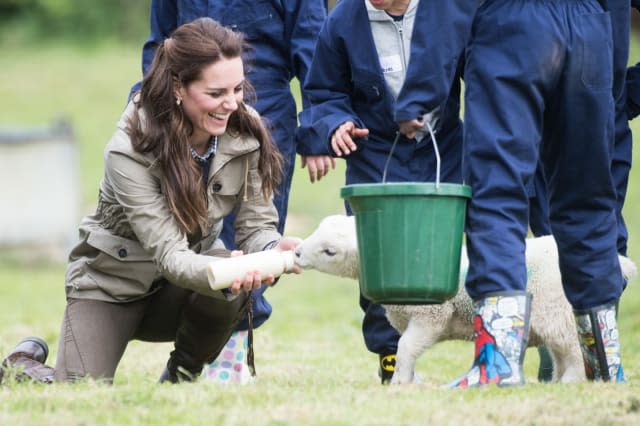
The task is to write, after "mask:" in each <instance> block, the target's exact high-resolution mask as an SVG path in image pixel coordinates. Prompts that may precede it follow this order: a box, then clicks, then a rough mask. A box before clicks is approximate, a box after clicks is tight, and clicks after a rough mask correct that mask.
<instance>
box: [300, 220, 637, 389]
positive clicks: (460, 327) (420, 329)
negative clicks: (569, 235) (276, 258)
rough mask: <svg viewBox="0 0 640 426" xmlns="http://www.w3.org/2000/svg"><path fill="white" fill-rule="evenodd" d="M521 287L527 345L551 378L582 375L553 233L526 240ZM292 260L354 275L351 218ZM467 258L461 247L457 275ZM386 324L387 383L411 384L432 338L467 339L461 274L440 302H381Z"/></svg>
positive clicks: (632, 271)
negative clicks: (390, 354)
mask: <svg viewBox="0 0 640 426" xmlns="http://www.w3.org/2000/svg"><path fill="white" fill-rule="evenodd" d="M526 259H527V270H528V272H529V280H528V283H527V290H528V291H529V292H531V293H532V294H533V300H532V305H531V322H530V326H531V328H530V332H529V343H528V344H529V346H540V345H544V346H546V347H547V348H549V351H550V352H551V355H552V358H553V362H554V371H553V381H558V380H559V381H560V382H562V383H571V382H579V381H582V380H584V378H585V373H584V364H583V361H582V354H581V352H580V347H579V344H578V336H577V332H576V326H575V322H574V318H573V312H572V309H571V306H570V305H569V302H568V301H567V299H566V298H565V296H564V293H563V290H562V284H561V278H560V270H559V267H558V252H557V247H556V244H555V241H554V239H553V237H551V236H548V237H540V238H531V239H527V248H526ZM296 262H297V263H298V264H299V265H300V267H302V268H313V269H316V270H318V271H321V272H325V273H328V274H332V275H336V276H341V277H347V278H353V279H358V277H359V264H358V262H359V260H358V247H357V240H356V231H355V221H354V218H353V217H348V216H343V215H335V216H328V217H327V218H325V219H324V220H323V221H322V222H321V223H320V225H319V227H318V228H317V229H316V230H315V231H314V232H313V233H312V234H311V235H310V236H309V237H307V238H306V239H305V240H303V241H302V243H300V245H299V246H298V247H297V249H296ZM467 266H468V259H467V253H466V249H465V248H464V247H463V250H462V257H461V265H460V268H461V271H462V272H463V273H462V274H461V276H462V275H464V273H466V270H467ZM620 266H621V268H622V273H623V275H624V276H625V277H627V278H630V277H633V276H635V275H636V274H637V270H636V266H635V264H634V263H633V262H632V261H631V260H630V259H628V258H626V257H622V256H620ZM384 308H385V309H386V312H387V318H388V319H389V322H390V323H391V325H392V326H393V327H394V328H396V329H397V330H398V332H399V333H400V334H401V338H400V341H399V342H398V352H397V356H396V367H395V372H394V374H393V379H392V380H391V383H411V382H412V381H413V380H414V377H415V376H414V369H415V363H416V360H417V358H418V357H419V356H420V355H422V354H423V353H424V351H425V350H427V349H428V348H430V347H431V346H433V345H434V344H435V343H437V342H441V341H444V340H473V324H472V316H473V307H472V300H471V298H470V297H469V296H468V294H467V292H466V291H465V289H464V279H463V278H462V277H461V280H460V285H459V290H458V294H457V295H456V296H455V297H454V298H452V299H450V300H448V301H447V302H445V303H443V304H439V305H438V304H436V305H384Z"/></svg>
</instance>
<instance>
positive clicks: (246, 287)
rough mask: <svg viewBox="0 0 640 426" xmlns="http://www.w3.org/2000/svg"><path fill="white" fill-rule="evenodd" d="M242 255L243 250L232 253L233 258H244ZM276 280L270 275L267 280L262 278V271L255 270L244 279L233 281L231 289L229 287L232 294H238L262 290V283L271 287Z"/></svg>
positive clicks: (249, 272)
mask: <svg viewBox="0 0 640 426" xmlns="http://www.w3.org/2000/svg"><path fill="white" fill-rule="evenodd" d="M242 255H243V252H242V250H233V251H232V252H231V257H236V256H242ZM275 280H276V278H275V277H274V276H273V274H269V275H267V276H266V278H262V275H261V274H260V271H258V270H253V271H248V272H247V273H246V274H245V275H244V278H238V279H235V280H233V282H232V283H231V287H229V289H230V290H231V293H233V294H238V293H240V292H241V291H251V290H257V289H259V288H260V286H261V285H262V283H265V284H267V285H271V284H273V282H274V281H275Z"/></svg>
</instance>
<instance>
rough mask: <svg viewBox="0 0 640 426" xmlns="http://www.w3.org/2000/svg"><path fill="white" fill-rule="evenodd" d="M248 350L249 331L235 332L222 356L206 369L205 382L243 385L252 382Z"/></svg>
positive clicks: (225, 346) (221, 353)
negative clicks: (248, 363)
mask: <svg viewBox="0 0 640 426" xmlns="http://www.w3.org/2000/svg"><path fill="white" fill-rule="evenodd" d="M248 349H249V331H248V330H239V331H238V330H237V331H234V332H233V334H232V335H231V338H229V340H228V341H227V343H226V344H225V345H224V348H223V349H222V352H220V355H218V357H217V358H216V359H215V360H214V361H213V362H212V363H210V364H209V365H208V366H207V367H206V369H205V372H204V379H205V381H207V382H211V383H219V384H241V385H244V384H247V383H250V382H252V381H253V377H252V375H251V373H250V371H249V366H248V365H247V351H248Z"/></svg>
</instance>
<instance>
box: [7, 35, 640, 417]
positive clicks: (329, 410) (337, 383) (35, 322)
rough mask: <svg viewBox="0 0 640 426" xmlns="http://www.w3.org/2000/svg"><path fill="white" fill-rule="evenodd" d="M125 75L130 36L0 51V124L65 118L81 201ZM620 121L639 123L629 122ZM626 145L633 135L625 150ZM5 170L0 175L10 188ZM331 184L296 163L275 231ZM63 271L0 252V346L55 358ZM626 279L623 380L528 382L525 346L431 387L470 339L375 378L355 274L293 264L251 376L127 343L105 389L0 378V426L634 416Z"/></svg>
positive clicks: (311, 219)
mask: <svg viewBox="0 0 640 426" xmlns="http://www.w3.org/2000/svg"><path fill="white" fill-rule="evenodd" d="M632 57H633V58H638V55H637V54H636V55H635V56H632ZM139 72H140V71H139V55H138V47H137V46H133V47H132V46H115V45H108V44H106V45H103V46H100V47H99V48H96V49H95V50H86V49H82V48H77V47H72V46H59V45H53V46H45V47H40V48H35V47H34V48H21V49H18V48H6V49H5V48H3V49H2V55H0V99H2V102H0V126H9V125H12V126H15V125H21V126H30V125H44V124H47V123H49V122H50V120H51V119H52V118H53V117H56V116H59V115H65V116H67V117H68V118H69V119H70V121H71V122H72V124H73V126H74V129H75V130H76V134H77V139H78V143H79V149H80V154H81V155H80V158H81V171H80V172H81V178H82V195H83V200H84V207H85V210H87V211H89V210H91V209H92V208H93V205H94V203H95V196H96V193H97V185H98V182H99V180H100V178H101V175H102V155H101V152H102V148H103V146H104V144H105V143H106V142H107V140H108V139H109V137H110V136H111V133H112V132H113V130H114V124H115V122H116V120H117V119H118V117H119V115H120V112H121V110H122V108H123V107H124V103H125V100H126V97H127V94H128V90H129V87H130V85H131V84H132V83H133V82H135V81H136V80H137V79H138V78H139ZM633 127H634V130H635V131H636V132H640V120H638V121H637V122H634V123H633ZM639 149H640V148H638V145H637V144H636V149H635V152H636V158H638V157H637V155H638V153H639ZM35 166H37V164H36V165H35ZM24 172H25V173H28V170H25V171H24ZM638 173H639V172H638V170H637V169H636V170H633V172H632V176H631V179H630V188H629V196H628V201H627V205H626V208H625V214H626V217H627V219H628V221H629V228H630V235H631V239H630V255H631V257H632V258H634V259H636V260H639V261H640V247H639V242H640V241H639V238H640V229H639V227H640V220H638V219H636V218H637V217H638V214H639V213H640V212H639V211H638V210H639V205H640V187H639V186H638V184H637V182H638V181H639V176H638ZM19 179H20V177H19V176H16V182H11V183H7V182H5V183H3V184H18V183H19ZM343 181H344V169H343V165H342V164H341V165H340V167H339V169H338V170H336V171H334V172H332V173H331V174H330V175H329V176H328V177H327V178H326V179H323V180H322V181H321V182H319V183H316V184H313V185H312V184H310V183H309V182H308V178H307V175H306V170H300V169H297V173H296V176H295V178H294V184H293V191H292V196H291V206H290V220H289V223H288V228H287V233H288V234H291V235H300V236H304V235H306V234H307V233H308V232H309V231H310V230H311V229H313V227H314V226H315V225H316V224H317V222H318V221H319V219H320V218H322V217H323V216H325V215H327V214H331V213H335V212H340V211H342V201H341V200H340V198H339V195H338V193H339V192H338V191H339V188H340V187H341V186H342V184H343ZM0 188H1V187H0ZM43 214H45V213H44V212H43ZM64 269H65V267H64V263H63V261H59V262H51V261H47V260H46V259H45V258H44V257H40V256H35V255H33V256H30V255H25V254H24V253H20V254H13V253H4V252H3V253H2V254H1V255H0V353H6V352H7V351H8V350H10V349H11V348H12V347H13V345H14V344H15V343H16V342H17V341H18V340H19V339H20V338H22V337H24V336H27V335H39V336H42V337H44V338H45V339H46V340H47V341H48V342H49V343H50V347H51V355H50V359H51V361H53V360H55V357H56V352H57V350H56V349H57V343H58V332H59V327H60V319H61V316H62V313H63V310H64V305H65V301H64V291H63V281H64ZM638 284H639V283H638V281H637V280H636V282H633V283H631V285H630V287H629V289H628V290H627V292H626V293H625V296H624V298H623V300H622V302H621V312H620V321H619V322H620V331H621V338H622V345H623V356H624V364H625V371H626V374H627V377H628V379H629V383H628V384H626V385H612V384H592V383H587V384H580V385H570V386H569V385H540V384H537V383H536V380H535V376H536V368H537V362H538V361H537V354H536V352H535V351H531V350H530V351H529V352H528V355H527V358H526V360H525V373H526V376H527V382H528V385H527V386H524V387H521V388H516V389H486V390H471V391H463V392H459V391H450V390H443V389H441V388H440V385H441V384H443V383H447V382H448V381H450V380H451V379H453V378H454V377H456V376H457V375H459V374H461V373H463V372H464V371H466V368H467V367H468V366H469V365H470V363H471V357H472V345H471V344H470V343H468V342H447V343H443V344H439V345H436V347H434V348H433V349H432V350H430V351H429V352H428V353H427V354H425V355H424V356H423V357H422V358H421V359H420V361H419V364H418V371H419V373H420V375H421V376H422V377H423V378H424V380H425V382H426V384H425V385H423V386H407V387H382V386H379V385H378V379H377V377H376V362H377V360H376V357H375V356H374V355H372V354H370V353H369V352H367V350H366V349H365V347H364V344H363V341H362V335H361V331H360V322H361V318H362V313H361V311H360V309H359V307H358V304H357V294H358V293H357V287H356V284H355V283H354V282H351V281H348V280H343V279H335V278H332V277H329V276H327V275H322V274H320V273H316V272H305V273H304V274H302V275H299V276H286V277H285V278H283V279H282V280H281V281H280V283H279V284H278V285H277V286H276V287H275V288H273V289H271V290H269V292H268V298H269V300H270V301H271V303H272V304H273V306H274V314H273V316H272V318H271V320H269V322H267V323H266V324H265V326H264V327H261V328H260V329H258V330H257V331H256V362H257V369H258V375H259V376H258V380H257V382H256V383H255V384H253V385H251V386H236V387H234V386H229V387H218V386H213V385H210V384H206V383H196V384H188V385H181V386H158V385H157V384H156V379H157V377H158V376H159V374H160V372H161V370H162V368H163V367H164V363H165V362H166V358H167V355H168V352H169V351H170V349H171V345H170V344H150V343H143V342H132V343H131V345H130V346H129V348H128V349H127V352H126V353H125V355H124V358H123V360H122V362H121V364H120V367H119V369H118V371H117V373H116V377H115V384H114V386H112V387H108V386H102V385H97V384H95V383H80V384H76V385H66V384H56V385H53V386H46V387H45V386H34V385H17V384H14V383H10V384H9V385H8V386H3V387H0V424H2V425H4V424H21V425H22V424H25V425H26V424H30V425H68V424H75V425H93V424H101V425H138V424H185V425H186V424H193V425H200V424H202V425H205V424H206V425H212V424H213V425H245V424H256V425H298V424H305V425H306V424H329V425H356V424H357V425H360V424H362V425H411V424H607V425H608V424H638V422H640V315H639V314H638V312H640V286H639V285H638Z"/></svg>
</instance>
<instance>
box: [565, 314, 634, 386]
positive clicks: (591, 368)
mask: <svg viewBox="0 0 640 426" xmlns="http://www.w3.org/2000/svg"><path fill="white" fill-rule="evenodd" d="M573 314H574V316H575V319H576V327H577V329H578V340H579V341H580V349H582V358H583V360H584V370H585V373H586V375H587V379H589V380H594V381H604V382H609V381H615V382H624V381H625V377H624V371H623V369H622V359H621V357H620V337H619V336H618V326H617V323H616V316H617V314H616V303H615V302H614V303H609V304H606V305H601V306H597V307H595V308H591V309H584V310H574V311H573Z"/></svg>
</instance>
